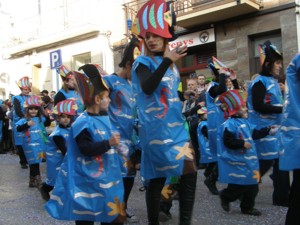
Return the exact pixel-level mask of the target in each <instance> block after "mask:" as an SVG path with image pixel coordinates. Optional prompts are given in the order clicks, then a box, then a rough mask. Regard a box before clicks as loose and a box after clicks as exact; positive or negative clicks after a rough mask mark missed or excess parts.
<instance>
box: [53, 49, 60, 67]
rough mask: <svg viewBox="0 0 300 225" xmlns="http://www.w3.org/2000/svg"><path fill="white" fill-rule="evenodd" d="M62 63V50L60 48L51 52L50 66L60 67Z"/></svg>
mask: <svg viewBox="0 0 300 225" xmlns="http://www.w3.org/2000/svg"><path fill="white" fill-rule="evenodd" d="M61 65H62V60H61V52H60V49H59V50H56V51H53V52H50V67H51V69H52V70H53V69H55V68H57V67H60V66H61Z"/></svg>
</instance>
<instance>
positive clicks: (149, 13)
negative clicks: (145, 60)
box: [132, 0, 176, 40]
mask: <svg viewBox="0 0 300 225" xmlns="http://www.w3.org/2000/svg"><path fill="white" fill-rule="evenodd" d="M171 3H172V1H170V2H168V3H167V2H166V1H165V0H150V1H148V2H146V3H145V4H144V5H143V6H142V8H141V9H140V10H139V11H138V13H137V16H136V19H135V20H134V23H133V27H132V32H133V33H134V34H136V35H138V36H140V37H142V38H145V35H146V32H151V33H153V34H156V35H158V36H160V37H163V38H168V39H169V40H175V39H176V35H175V33H174V26H175V24H176V16H175V14H174V12H172V11H171V7H170V4H171Z"/></svg>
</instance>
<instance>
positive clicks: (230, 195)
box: [221, 184, 258, 212]
mask: <svg viewBox="0 0 300 225" xmlns="http://www.w3.org/2000/svg"><path fill="white" fill-rule="evenodd" d="M257 194H258V184H253V185H239V184H228V186H227V188H225V189H224V190H223V191H222V192H221V199H223V200H225V201H227V202H233V201H235V200H237V199H239V198H240V199H241V204H240V208H241V210H242V212H243V211H247V210H250V209H252V208H253V207H254V205H255V198H256V196H257Z"/></svg>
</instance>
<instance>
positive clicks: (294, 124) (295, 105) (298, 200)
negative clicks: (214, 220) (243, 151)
mask: <svg viewBox="0 0 300 225" xmlns="http://www.w3.org/2000/svg"><path fill="white" fill-rule="evenodd" d="M286 85H287V88H286V92H285V94H286V96H285V103H284V107H283V119H282V123H281V129H280V134H281V140H282V145H283V147H284V153H283V154H282V155H281V156H280V160H279V161H280V163H279V165H280V169H282V170H293V182H292V186H291V192H290V196H289V209H288V212H287V215H286V221H285V224H286V225H296V224H299V221H300V213H299V212H300V88H299V87H300V54H297V55H296V56H295V57H294V58H293V59H292V60H291V62H290V64H289V66H288V67H287V69H286Z"/></svg>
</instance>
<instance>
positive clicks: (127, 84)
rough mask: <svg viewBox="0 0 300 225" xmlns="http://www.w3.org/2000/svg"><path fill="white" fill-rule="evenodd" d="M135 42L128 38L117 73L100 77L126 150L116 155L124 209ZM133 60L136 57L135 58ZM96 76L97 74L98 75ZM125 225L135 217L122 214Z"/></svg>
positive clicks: (130, 161)
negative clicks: (121, 183)
mask: <svg viewBox="0 0 300 225" xmlns="http://www.w3.org/2000/svg"><path fill="white" fill-rule="evenodd" d="M138 47H139V41H138V39H137V38H135V37H132V39H131V41H130V43H129V44H128V45H127V46H126V48H125V51H124V54H123V58H122V61H121V62H120V64H119V67H120V70H119V71H117V72H116V73H113V74H110V75H104V76H103V80H104V81H105V83H106V84H107V86H108V88H109V98H110V99H111V100H112V101H111V103H110V105H109V110H108V114H109V118H110V120H111V123H112V125H113V127H114V129H115V130H116V131H117V132H119V133H120V135H121V142H122V143H123V144H125V145H126V146H127V148H128V149H129V152H128V154H127V155H119V163H120V168H121V171H122V175H123V183H124V191H125V192H124V194H125V196H124V202H125V207H126V209H127V201H128V198H129V195H130V192H131V190H132V187H133V184H134V177H135V175H136V170H135V164H136V159H135V151H134V146H133V142H132V136H133V131H134V125H135V119H136V118H135V113H134V112H135V99H134V96H133V92H132V87H131V68H132V63H133V62H134V60H135V58H134V54H136V53H137V52H139V48H138ZM136 56H137V55H136ZM81 69H82V70H83V71H84V72H88V71H95V73H97V71H98V67H97V65H94V64H86V65H84V66H82V67H80V68H79V70H81ZM99 73H100V71H99ZM126 214H127V222H137V217H136V216H134V215H132V214H130V213H129V212H128V211H127V210H126Z"/></svg>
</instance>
